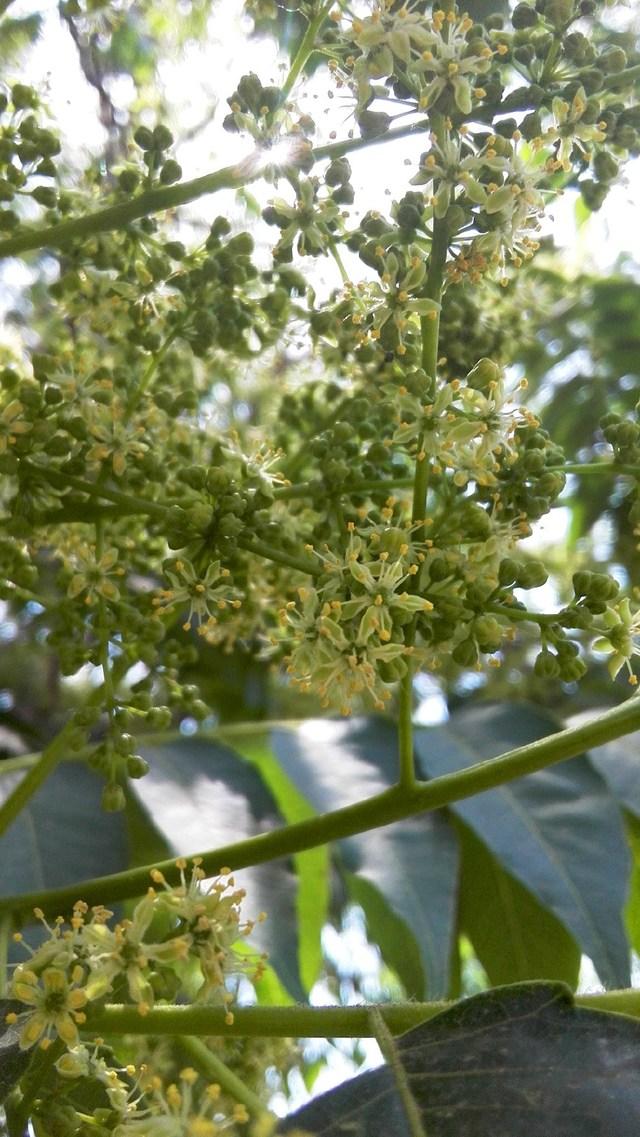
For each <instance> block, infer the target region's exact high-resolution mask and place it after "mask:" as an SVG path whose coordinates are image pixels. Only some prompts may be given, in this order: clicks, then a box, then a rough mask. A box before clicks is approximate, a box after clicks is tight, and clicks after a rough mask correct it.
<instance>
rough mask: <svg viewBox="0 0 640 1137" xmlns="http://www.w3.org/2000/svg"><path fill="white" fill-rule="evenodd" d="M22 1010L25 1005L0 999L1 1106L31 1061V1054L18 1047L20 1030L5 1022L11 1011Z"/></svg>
mask: <svg viewBox="0 0 640 1137" xmlns="http://www.w3.org/2000/svg"><path fill="white" fill-rule="evenodd" d="M22 1010H24V1004H22V1003H16V1002H14V1000H12V999H0V1105H1V1104H2V1102H3V1101H4V1100H5V1099H6V1097H7V1094H10V1093H11V1090H12V1089H13V1087H14V1086H15V1084H16V1082H18V1081H19V1080H20V1078H21V1077H22V1075H23V1074H24V1072H25V1070H26V1068H27V1066H28V1065H29V1062H30V1061H31V1054H29V1053H28V1051H25V1050H21V1049H20V1047H19V1045H18V1038H19V1036H20V1028H19V1027H18V1026H13V1025H10V1024H9V1023H7V1022H5V1015H8V1014H9V1012H10V1011H15V1012H17V1013H19V1012H20V1011H22Z"/></svg>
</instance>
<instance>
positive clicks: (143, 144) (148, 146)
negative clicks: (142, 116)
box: [133, 126, 153, 150]
mask: <svg viewBox="0 0 640 1137" xmlns="http://www.w3.org/2000/svg"><path fill="white" fill-rule="evenodd" d="M133 141H134V142H135V144H136V146H139V147H140V149H141V150H153V134H152V133H151V131H150V130H149V129H148V127H146V126H139V127H138V129H137V130H136V132H135V134H134V136H133Z"/></svg>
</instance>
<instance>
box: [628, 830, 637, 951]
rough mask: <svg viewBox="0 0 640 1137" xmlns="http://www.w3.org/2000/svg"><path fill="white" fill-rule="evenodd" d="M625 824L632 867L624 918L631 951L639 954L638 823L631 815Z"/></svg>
mask: <svg viewBox="0 0 640 1137" xmlns="http://www.w3.org/2000/svg"><path fill="white" fill-rule="evenodd" d="M626 822H627V826H626V828H627V838H628V840H629V846H630V848H631V856H632V858H633V865H632V869H631V883H630V885H629V898H628V900H627V907H626V911H625V916H626V924H627V931H628V933H629V941H630V943H631V946H632V948H633V950H634V951H635V952H637V953H638V954H640V821H639V820H638V818H637V817H635V816H634V815H633V814H627V818H626Z"/></svg>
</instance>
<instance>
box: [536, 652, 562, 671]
mask: <svg viewBox="0 0 640 1137" xmlns="http://www.w3.org/2000/svg"><path fill="white" fill-rule="evenodd" d="M533 670H534V673H535V674H536V675H537V676H538V678H539V679H557V678H558V676H559V674H560V662H559V660H558V657H557V656H556V655H554V654H553V652H552V651H548V650H547V649H546V648H543V650H542V651H541V652H540V654H539V655H538V656H537V657H536V661H535V663H534V665H533Z"/></svg>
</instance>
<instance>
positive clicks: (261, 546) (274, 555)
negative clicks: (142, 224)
mask: <svg viewBox="0 0 640 1137" xmlns="http://www.w3.org/2000/svg"><path fill="white" fill-rule="evenodd" d="M238 544H239V546H240V548H241V549H245V550H246V552H248V553H255V554H256V555H257V556H258V557H265V559H266V560H268V561H276V563H277V564H281V565H287V566H288V567H289V568H292V569H296V570H297V571H298V572H305V573H307V574H308V575H309V576H319V575H320V573H321V572H322V568H321V566H320V565H319V564H318V562H317V561H314V560H312V559H311V557H305V558H303V557H296V556H294V555H293V553H285V552H284V551H283V550H282V549H274V548H273V547H272V546H271V545H267V543H266V542H265V541H257V540H256V539H255V538H252V537H238Z"/></svg>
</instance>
